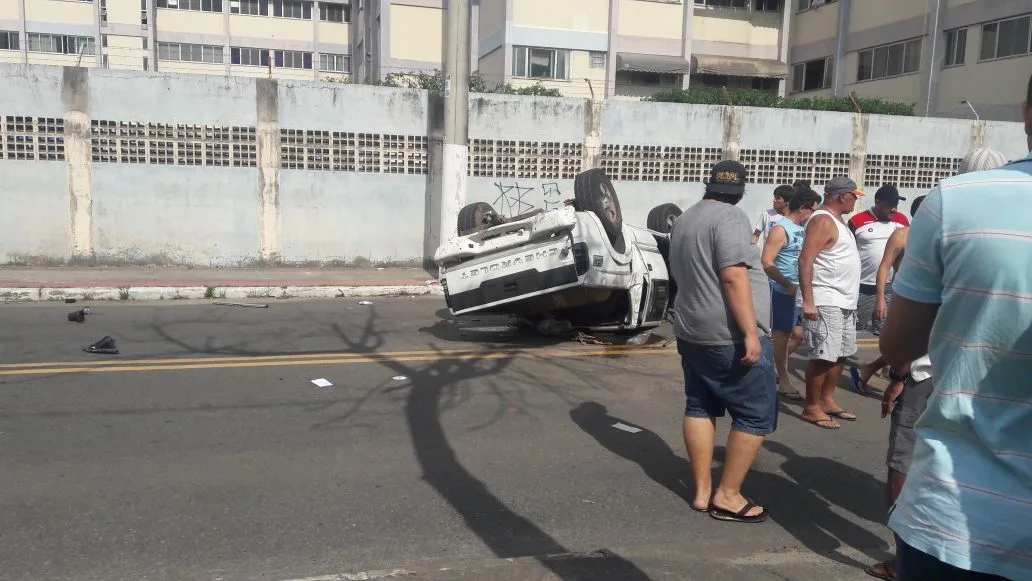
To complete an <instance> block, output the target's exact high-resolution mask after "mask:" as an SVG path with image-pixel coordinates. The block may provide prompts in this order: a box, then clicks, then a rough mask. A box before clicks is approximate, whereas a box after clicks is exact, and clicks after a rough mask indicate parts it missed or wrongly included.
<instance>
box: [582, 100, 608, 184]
mask: <svg viewBox="0 0 1032 581" xmlns="http://www.w3.org/2000/svg"><path fill="white" fill-rule="evenodd" d="M604 103H605V102H604V101H602V100H598V99H588V100H586V101H585V102H584V147H583V152H582V154H581V171H587V170H589V169H595V168H597V167H601V165H602V163H601V162H602V110H603V107H604V106H605V105H604Z"/></svg>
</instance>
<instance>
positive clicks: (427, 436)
mask: <svg viewBox="0 0 1032 581" xmlns="http://www.w3.org/2000/svg"><path fill="white" fill-rule="evenodd" d="M337 330H338V334H339V336H340V339H341V341H342V342H343V343H344V345H345V346H346V347H347V348H348V350H349V351H351V352H353V353H365V354H368V353H374V352H376V350H377V349H378V348H379V347H381V346H382V345H383V342H384V339H383V336H382V334H381V333H380V332H379V331H378V330H377V315H376V311H375V310H374V309H370V313H369V316H368V318H367V320H366V323H365V326H364V328H362V329H361V330H360V331H359V332H358V333H357V334H355V335H356V336H354V337H353V336H352V333H348V332H347V331H345V330H344V329H342V328H340V327H338V329H337ZM449 357H452V356H450V355H447V354H443V353H442V354H440V355H439V356H438V357H436V358H434V359H433V360H431V361H429V362H428V363H427V364H425V365H413V364H411V363H410V362H406V361H401V360H399V359H398V358H396V357H385V358H383V359H382V360H379V361H377V364H378V365H382V366H384V367H386V368H387V369H389V370H390V371H391V372H392V373H393V374H395V375H404V376H405V377H407V378H408V385H407V387H405V388H402V389H407V394H406V396H405V400H404V412H405V419H406V422H407V424H408V426H409V433H410V437H411V439H412V446H413V448H414V450H415V454H416V458H417V460H418V462H419V465H420V467H421V468H422V470H423V476H422V477H423V480H424V481H425V482H426V483H427V484H429V485H430V486H431V487H432V488H433V489H434V490H435V491H437V493H438V494H439V495H440V496H441V497H442V498H443V499H444V500H445V501H446V502H447V503H448V504H449V505H450V506H451V507H452V508H453V509H454V510H455V511H456V513H458V514H459V515H460V516H461V517H462V518H463V520H464V521H465V523H466V526H467V527H468V528H469V530H470V531H472V532H473V533H474V534H475V535H476V536H477V537H479V538H480V539H481V541H482V542H483V543H484V544H485V545H486V546H487V547H488V548H489V549H490V550H491V552H493V553H494V554H495V555H496V556H497V557H500V558H518V557H533V558H535V559H537V560H538V562H539V563H540V564H541V565H542V566H543V567H545V568H547V569H548V570H550V571H551V572H552V573H553V574H555V575H557V576H558V577H560V578H561V579H564V580H566V581H574V580H580V579H585V580H587V579H620V580H626V581H647V580H648V579H649V577H648V576H647V575H646V574H645V573H644V572H643V571H642V570H640V569H639V568H638V567H636V566H635V565H634V564H633V563H631V562H630V561H627V560H626V559H624V558H622V557H620V556H619V555H616V554H614V553H612V552H609V551H605V550H600V551H593V552H590V553H574V552H572V551H571V550H570V549H569V548H567V547H565V546H563V545H562V544H561V543H560V542H559V541H557V540H556V539H554V538H552V537H551V536H550V535H549V534H548V533H546V532H545V531H543V530H541V529H540V528H539V527H538V526H537V525H536V524H534V523H533V522H531V521H530V520H529V519H527V518H526V517H524V516H522V515H520V514H518V513H517V512H516V511H514V510H512V509H511V508H509V507H508V506H506V505H505V503H503V502H502V501H501V500H499V499H498V498H497V497H496V496H495V495H494V494H492V493H491V491H490V490H489V488H488V487H487V485H486V484H485V483H484V482H482V481H481V480H479V479H478V478H477V477H476V476H474V475H473V474H472V473H470V472H469V471H468V470H467V469H466V468H465V467H464V466H463V465H462V462H461V461H460V459H459V458H458V457H457V456H456V454H455V451H454V450H453V449H452V447H451V445H450V444H449V442H448V437H447V434H446V433H445V430H444V426H443V425H442V423H441V414H442V412H444V411H447V410H448V409H450V408H452V407H454V406H456V405H459V404H460V403H461V402H462V401H464V400H465V399H466V398H468V397H469V393H468V392H467V391H466V390H468V388H469V385H470V384H471V382H474V381H477V382H479V383H478V385H483V384H485V383H490V382H491V380H490V378H491V376H494V375H497V374H499V373H501V372H503V371H504V370H506V369H507V368H508V367H509V365H510V363H511V361H512V359H511V358H508V357H498V356H497V354H496V353H492V354H491V356H490V357H488V356H485V355H476V354H473V355H469V356H462V357H452V358H449ZM390 389H392V390H393V389H399V388H390Z"/></svg>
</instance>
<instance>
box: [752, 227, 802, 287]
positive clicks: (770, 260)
mask: <svg viewBox="0 0 1032 581" xmlns="http://www.w3.org/2000/svg"><path fill="white" fill-rule="evenodd" d="M786 244H788V233H787V232H785V228H784V227H783V226H774V227H773V228H771V229H770V234H768V235H767V242H765V243H764V244H763V256H762V257H761V258H760V262H761V263H763V272H765V273H767V276H768V277H770V279H771V280H773V281H774V282H776V283H778V284H780V285H781V286H782V287H784V289H785V290H787V291H789V294H790V295H795V285H794V284H792V282H791V281H789V280H788V278H787V277H785V275H783V274H781V271H780V270H778V267H776V266H774V260H775V259H777V257H778V253H779V252H781V249H782V248H784V247H785V245H786Z"/></svg>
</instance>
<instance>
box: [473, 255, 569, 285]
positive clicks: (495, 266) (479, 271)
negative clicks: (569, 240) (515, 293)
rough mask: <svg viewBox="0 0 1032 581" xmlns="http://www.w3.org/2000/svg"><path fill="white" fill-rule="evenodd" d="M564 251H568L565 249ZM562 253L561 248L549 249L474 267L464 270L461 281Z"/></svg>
mask: <svg viewBox="0 0 1032 581" xmlns="http://www.w3.org/2000/svg"><path fill="white" fill-rule="evenodd" d="M562 250H566V249H565V248H563V249H562ZM559 253H560V249H559V248H547V249H545V250H538V251H536V252H534V253H531V254H526V255H524V256H523V258H520V257H518V256H517V257H516V258H511V259H508V260H500V261H498V262H493V263H491V264H485V265H482V266H474V267H473V268H470V269H468V270H463V271H462V272H460V273H459V280H466V279H470V278H476V277H478V276H480V275H484V274H488V273H492V272H497V271H501V270H508V269H510V268H512V267H514V266H522V265H524V264H530V263H531V262H534V261H535V260H545V259H548V258H551V257H553V256H557V255H559Z"/></svg>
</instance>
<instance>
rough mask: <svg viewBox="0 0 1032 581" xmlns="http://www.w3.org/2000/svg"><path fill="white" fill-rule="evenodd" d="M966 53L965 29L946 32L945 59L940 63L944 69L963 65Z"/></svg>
mask: <svg viewBox="0 0 1032 581" xmlns="http://www.w3.org/2000/svg"><path fill="white" fill-rule="evenodd" d="M966 53H967V29H966V28H958V29H956V30H947V31H946V57H945V58H944V59H943V61H942V66H944V67H955V66H957V65H962V64H964V57H965V56H966Z"/></svg>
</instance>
